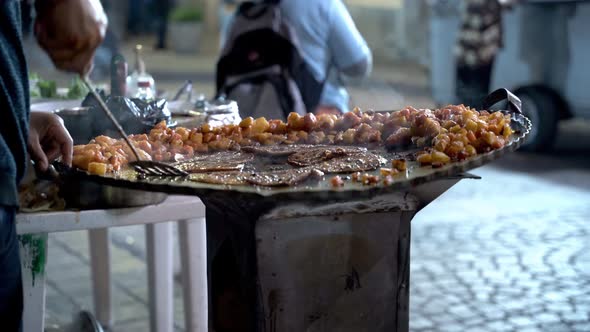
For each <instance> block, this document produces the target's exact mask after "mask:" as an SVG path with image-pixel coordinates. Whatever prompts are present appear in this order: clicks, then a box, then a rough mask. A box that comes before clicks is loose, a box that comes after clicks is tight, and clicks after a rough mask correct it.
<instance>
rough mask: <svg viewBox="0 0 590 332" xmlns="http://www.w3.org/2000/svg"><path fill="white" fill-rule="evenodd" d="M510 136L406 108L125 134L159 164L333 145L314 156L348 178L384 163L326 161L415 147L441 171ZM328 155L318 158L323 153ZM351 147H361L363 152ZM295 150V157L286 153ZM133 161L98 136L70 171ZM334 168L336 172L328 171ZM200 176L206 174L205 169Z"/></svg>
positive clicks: (477, 115)
mask: <svg viewBox="0 0 590 332" xmlns="http://www.w3.org/2000/svg"><path fill="white" fill-rule="evenodd" d="M512 134H513V130H512V129H511V127H510V115H506V114H503V113H501V112H494V113H490V112H487V111H476V110H474V109H470V108H469V107H465V106H463V105H449V106H446V107H443V108H440V109H436V110H429V109H415V108H413V107H407V108H405V109H403V110H401V111H397V112H372V111H368V112H362V111H360V110H359V109H358V108H357V109H355V110H354V111H353V112H350V113H346V114H344V115H341V116H336V115H327V114H324V115H319V116H317V117H316V116H315V115H314V114H311V113H309V114H306V115H305V116H300V115H299V114H297V113H291V114H290V115H289V116H288V119H287V122H286V123H285V122H283V121H281V120H267V119H265V118H263V117H261V118H258V119H253V118H251V117H249V118H246V119H244V120H242V121H241V123H240V124H238V125H224V126H221V127H211V126H210V125H208V124H204V125H202V126H201V127H199V128H193V129H187V128H182V127H178V128H174V129H173V128H167V127H166V125H165V124H164V123H160V124H158V125H157V126H155V127H154V128H153V129H152V130H151V131H150V132H149V134H142V135H131V136H130V140H131V141H132V142H133V144H134V145H135V147H136V148H137V150H138V152H139V153H140V157H141V158H142V159H144V160H155V161H165V162H177V161H181V160H191V159H195V158H196V159H199V158H201V159H203V158H206V157H203V156H207V155H210V154H211V153H213V152H220V151H226V152H227V151H240V150H242V151H245V152H250V153H252V152H254V153H255V154H256V150H257V149H258V154H265V153H266V154H269V153H270V154H272V152H273V150H272V149H273V148H274V149H275V150H277V151H278V153H279V154H280V153H281V151H280V150H281V149H282V150H289V149H285V147H290V146H299V147H301V148H302V149H303V147H304V145H307V147H306V148H307V149H308V150H309V147H310V146H311V147H316V148H317V147H326V149H327V147H329V146H332V147H339V148H340V150H334V149H331V150H329V151H328V154H329V155H328V156H321V157H319V159H318V156H315V158H316V159H317V160H316V161H317V162H318V163H319V162H322V163H324V164H322V165H323V166H321V167H320V168H319V169H321V170H322V171H324V172H325V171H328V172H330V173H344V172H349V173H350V174H352V173H353V172H354V171H355V170H357V169H358V170H360V171H363V170H365V169H373V170H374V169H377V168H378V167H379V166H381V165H382V161H381V160H380V161H379V162H375V161H374V160H371V158H368V159H367V158H365V159H363V160H364V162H365V163H368V164H370V167H367V166H366V165H365V166H364V168H363V167H360V168H359V167H354V166H353V167H345V166H343V164H342V163H343V162H340V164H339V165H336V164H335V163H334V162H331V164H329V165H328V164H326V163H329V160H331V159H334V158H340V159H338V160H344V158H346V157H347V158H348V159H349V161H350V162H352V161H353V159H355V158H356V157H358V156H359V155H360V154H361V153H362V154H364V155H366V154H368V153H370V152H369V151H367V149H369V150H371V149H383V148H385V149H387V150H402V149H408V148H416V149H420V150H419V152H417V153H416V154H415V157H416V160H417V162H418V163H419V164H420V165H421V166H427V165H430V166H432V167H442V166H443V165H445V164H447V163H450V162H454V161H461V160H464V159H466V158H468V157H471V156H474V155H476V154H478V153H485V152H488V151H491V150H494V149H500V148H502V147H503V146H504V145H505V144H506V142H507V140H508V139H509V137H510V136H511V135H512ZM352 146H354V148H352ZM269 149H270V150H269ZM302 149H299V150H302ZM326 149H324V150H323V151H324V152H323V153H326V152H325V151H326ZM347 149H348V150H347ZM355 149H362V150H363V151H364V152H361V151H359V150H355ZM303 150H305V149H303ZM316 150H317V149H316ZM261 151H262V152H261ZM295 152H297V151H296V150H295V151H291V152H290V153H284V155H290V154H292V153H295ZM320 153H321V151H320ZM355 156H356V157H355ZM307 157H311V158H314V156H307ZM293 158H294V156H293V155H290V156H289V164H290V165H291V166H294V167H302V168H305V167H309V166H311V165H312V164H310V163H309V162H307V163H305V162H304V163H299V164H298V163H297V161H293V160H291V159H293ZM303 159H305V158H303ZM133 160H135V158H134V156H133V154H132V153H131V150H130V149H129V147H128V146H127V145H126V144H125V142H124V141H123V140H122V139H114V138H110V137H107V136H99V137H96V138H95V139H93V140H92V141H91V142H90V143H89V144H86V145H78V146H75V147H74V159H73V165H74V166H75V167H77V168H79V169H82V170H87V171H88V172H90V173H92V174H98V175H104V174H105V173H110V172H117V171H119V170H121V169H122V168H124V166H125V165H126V164H127V162H128V161H133ZM355 160H356V159H355ZM363 160H361V161H363ZM220 162H223V160H221V161H220ZM318 165H319V164H318ZM335 165H336V166H335ZM322 168H323V169H322ZM316 169H318V167H316ZM334 169H337V170H340V171H334V172H332V171H333V170H334ZM204 170H205V171H208V172H211V171H212V169H211V168H207V167H205V168H204ZM405 170H406V165H405V162H404V161H402V160H392V165H391V168H383V169H381V175H382V176H383V177H384V178H385V179H386V180H387V178H388V177H390V176H393V175H395V174H396V173H398V172H402V171H405ZM189 171H190V170H189ZM213 171H228V170H223V169H214V170H213ZM230 171H235V169H232V170H230ZM360 178H361V179H360V180H359V182H363V183H364V182H370V183H372V182H374V181H375V179H373V178H368V179H364V180H363V176H360ZM353 181H354V178H353ZM249 183H251V182H249ZM332 183H333V184H334V185H335V186H338V185H339V183H340V182H339V181H338V180H337V179H332ZM251 184H252V183H251Z"/></svg>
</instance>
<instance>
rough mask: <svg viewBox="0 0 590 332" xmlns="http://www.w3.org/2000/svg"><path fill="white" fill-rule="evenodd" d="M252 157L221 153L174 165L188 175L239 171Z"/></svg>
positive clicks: (244, 154)
mask: <svg viewBox="0 0 590 332" xmlns="http://www.w3.org/2000/svg"><path fill="white" fill-rule="evenodd" d="M253 158H254V155H253V154H251V153H242V152H236V151H223V152H216V153H211V154H203V155H199V156H197V157H195V158H192V159H190V160H186V161H182V162H178V163H175V164H174V166H176V167H177V168H178V169H181V170H183V171H185V172H189V173H206V172H224V171H241V170H242V169H243V168H244V166H245V164H246V163H247V162H249V161H251V160H252V159H253Z"/></svg>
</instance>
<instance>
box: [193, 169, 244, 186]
mask: <svg viewBox="0 0 590 332" xmlns="http://www.w3.org/2000/svg"><path fill="white" fill-rule="evenodd" d="M247 175H248V173H243V172H216V173H212V174H207V173H199V174H191V175H189V179H190V180H191V181H195V182H202V183H208V184H226V185H234V186H240V185H246V184H248V182H247V181H246V176H247Z"/></svg>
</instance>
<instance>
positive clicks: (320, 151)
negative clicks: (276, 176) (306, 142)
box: [287, 146, 367, 167]
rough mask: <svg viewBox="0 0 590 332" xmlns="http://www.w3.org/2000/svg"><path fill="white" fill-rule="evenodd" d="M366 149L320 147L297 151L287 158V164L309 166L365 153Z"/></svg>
mask: <svg viewBox="0 0 590 332" xmlns="http://www.w3.org/2000/svg"><path fill="white" fill-rule="evenodd" d="M366 151H367V149H366V148H362V147H351V146H321V147H314V148H312V149H307V150H303V151H299V152H297V153H294V154H292V155H290V156H289V158H288V159H287V160H288V162H289V164H291V165H294V166H300V167H305V166H311V165H315V164H318V163H321V162H323V161H327V160H330V159H334V158H338V157H346V156H349V155H351V154H357V153H360V152H366Z"/></svg>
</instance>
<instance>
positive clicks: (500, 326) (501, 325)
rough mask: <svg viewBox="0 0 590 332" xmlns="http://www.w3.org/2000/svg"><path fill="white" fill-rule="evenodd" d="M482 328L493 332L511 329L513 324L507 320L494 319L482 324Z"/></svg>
mask: <svg viewBox="0 0 590 332" xmlns="http://www.w3.org/2000/svg"><path fill="white" fill-rule="evenodd" d="M483 327H484V328H483V329H482V330H484V331H485V330H487V331H494V332H508V331H513V330H514V326H513V325H512V324H510V323H509V322H507V321H494V322H488V323H487V324H485V325H483Z"/></svg>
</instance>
